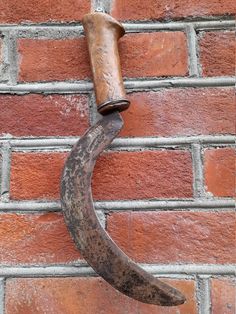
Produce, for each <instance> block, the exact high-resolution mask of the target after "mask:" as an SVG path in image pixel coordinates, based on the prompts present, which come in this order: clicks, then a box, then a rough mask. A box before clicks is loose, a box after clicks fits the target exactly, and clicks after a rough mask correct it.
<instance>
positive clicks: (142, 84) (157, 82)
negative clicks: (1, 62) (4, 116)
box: [0, 77, 235, 95]
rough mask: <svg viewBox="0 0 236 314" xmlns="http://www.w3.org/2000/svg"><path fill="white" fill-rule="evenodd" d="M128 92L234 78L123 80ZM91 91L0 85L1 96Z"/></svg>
mask: <svg viewBox="0 0 236 314" xmlns="http://www.w3.org/2000/svg"><path fill="white" fill-rule="evenodd" d="M124 83H125V87H126V89H128V91H140V90H144V91H148V90H155V89H159V88H179V87H222V86H225V87H231V86H234V85H235V77H209V78H172V79H171V78H166V79H160V78H156V79H150V80H143V79H129V80H125V82H124ZM92 91H93V83H92V82H86V81H82V82H80V81H78V82H49V83H29V84H17V85H12V84H4V83H0V93H2V94H11V93H12V94H20V95H22V94H29V93H44V94H70V93H90V92H92Z"/></svg>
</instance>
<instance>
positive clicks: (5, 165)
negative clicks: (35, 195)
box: [1, 142, 11, 201]
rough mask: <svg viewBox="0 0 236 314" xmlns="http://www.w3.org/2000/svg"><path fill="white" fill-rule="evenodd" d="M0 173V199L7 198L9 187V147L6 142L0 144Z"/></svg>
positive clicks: (5, 199)
mask: <svg viewBox="0 0 236 314" xmlns="http://www.w3.org/2000/svg"><path fill="white" fill-rule="evenodd" d="M1 151H2V165H1V166H2V170H1V171H2V175H1V200H2V201H8V200H9V189H10V156H11V148H10V144H9V143H8V142H6V143H4V144H3V146H2V149H1Z"/></svg>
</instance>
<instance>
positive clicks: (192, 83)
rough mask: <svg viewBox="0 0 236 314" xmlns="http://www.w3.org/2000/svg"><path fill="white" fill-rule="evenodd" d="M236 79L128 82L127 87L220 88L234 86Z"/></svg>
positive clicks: (211, 78) (133, 88) (179, 79)
mask: <svg viewBox="0 0 236 314" xmlns="http://www.w3.org/2000/svg"><path fill="white" fill-rule="evenodd" d="M234 85H235V77H209V78H173V79H163V80H161V79H150V80H127V81H125V87H126V88H127V89H128V90H129V89H132V90H152V89H158V88H164V87H166V88H168V87H173V88H174V87H175V88H178V87H220V86H234Z"/></svg>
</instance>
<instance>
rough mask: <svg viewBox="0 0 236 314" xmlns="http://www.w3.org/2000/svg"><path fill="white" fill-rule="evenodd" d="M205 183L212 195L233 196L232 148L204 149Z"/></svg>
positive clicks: (233, 153)
mask: <svg viewBox="0 0 236 314" xmlns="http://www.w3.org/2000/svg"><path fill="white" fill-rule="evenodd" d="M205 184H206V188H207V191H208V192H210V193H212V194H213V195H214V196H219V197H227V196H228V197H229V196H231V197H233V196H235V151H234V149H232V148H221V149H207V150H206V151H205Z"/></svg>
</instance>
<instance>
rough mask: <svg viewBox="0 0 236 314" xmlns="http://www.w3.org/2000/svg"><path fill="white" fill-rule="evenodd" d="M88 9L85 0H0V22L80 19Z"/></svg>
mask: <svg viewBox="0 0 236 314" xmlns="http://www.w3.org/2000/svg"><path fill="white" fill-rule="evenodd" d="M89 10H90V1H87V0H67V1H65V0H54V1H50V0H39V1H31V0H21V1H18V0H7V1H6V0H0V23H23V22H25V23H29V22H31V23H42V22H72V21H80V20H81V18H82V17H83V15H84V14H86V13H88V12H89Z"/></svg>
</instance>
